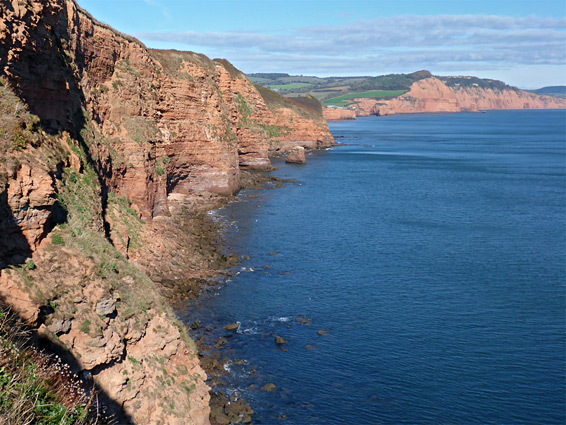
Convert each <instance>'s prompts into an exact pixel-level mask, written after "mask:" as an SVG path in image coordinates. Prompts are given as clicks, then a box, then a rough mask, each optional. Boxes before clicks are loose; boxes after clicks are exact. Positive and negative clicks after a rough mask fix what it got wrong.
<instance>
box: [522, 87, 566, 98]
mask: <svg viewBox="0 0 566 425" xmlns="http://www.w3.org/2000/svg"><path fill="white" fill-rule="evenodd" d="M529 91H530V92H531V93H536V94H543V95H546V96H554V97H561V98H566V86H548V87H543V88H541V89H537V90H529Z"/></svg>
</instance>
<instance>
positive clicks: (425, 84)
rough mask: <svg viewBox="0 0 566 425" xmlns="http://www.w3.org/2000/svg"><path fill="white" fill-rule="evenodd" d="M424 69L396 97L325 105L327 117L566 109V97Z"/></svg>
mask: <svg viewBox="0 0 566 425" xmlns="http://www.w3.org/2000/svg"><path fill="white" fill-rule="evenodd" d="M421 72H426V73H427V74H428V77H427V78H422V79H420V80H418V81H415V82H414V83H413V84H412V85H411V87H410V89H409V91H407V92H406V93H404V94H402V95H400V96H398V97H396V98H394V99H389V100H383V99H381V100H378V99H369V98H360V99H355V100H354V102H353V104H352V105H350V106H349V107H348V108H347V109H342V108H324V116H325V118H326V119H327V120H328V121H336V120H347V119H355V117H356V116H358V117H363V116H369V115H394V114H416V113H426V112H477V111H480V110H496V109H560V108H566V100H565V99H560V98H556V97H552V96H543V95H538V94H535V93H531V92H526V91H523V90H519V89H516V88H514V87H509V86H506V85H504V84H502V83H501V85H502V86H503V87H501V88H499V87H482V86H481V82H482V81H490V80H480V79H478V78H475V77H444V78H442V79H440V78H438V77H435V76H432V75H431V74H430V73H428V72H427V71H421ZM474 81H478V82H480V84H477V83H473V82H474ZM498 83H499V82H498Z"/></svg>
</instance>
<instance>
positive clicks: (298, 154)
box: [285, 146, 307, 164]
mask: <svg viewBox="0 0 566 425" xmlns="http://www.w3.org/2000/svg"><path fill="white" fill-rule="evenodd" d="M285 162H288V163H290V164H306V162H307V160H306V158H305V148H303V147H302V146H296V147H294V148H292V149H291V150H289V154H288V155H287V158H285Z"/></svg>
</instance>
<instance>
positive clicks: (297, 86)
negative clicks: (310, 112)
mask: <svg viewBox="0 0 566 425" xmlns="http://www.w3.org/2000/svg"><path fill="white" fill-rule="evenodd" d="M311 85H312V84H310V83H289V84H267V85H265V87H267V88H269V89H271V90H294V89H302V88H303V87H310V86H311Z"/></svg>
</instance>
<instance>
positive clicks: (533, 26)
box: [137, 0, 566, 75]
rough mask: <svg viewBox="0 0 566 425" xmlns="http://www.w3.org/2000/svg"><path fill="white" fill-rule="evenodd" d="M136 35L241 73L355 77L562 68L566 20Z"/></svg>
mask: <svg viewBox="0 0 566 425" xmlns="http://www.w3.org/2000/svg"><path fill="white" fill-rule="evenodd" d="M146 1H154V0H146ZM137 36H138V37H140V38H141V39H142V40H143V41H144V42H146V43H147V44H148V45H151V44H152V42H161V43H160V44H161V45H162V44H163V43H164V42H165V43H176V44H178V45H180V46H184V47H186V48H189V49H192V50H197V51H201V52H204V53H206V54H209V55H211V56H214V57H225V58H227V59H229V60H231V61H232V62H233V63H234V64H235V65H236V66H239V67H240V68H241V69H243V70H244V71H246V72H253V71H258V72H259V71H268V70H279V71H285V72H298V73H305V74H317V73H318V74H320V73H323V74H325V75H329V74H344V73H350V74H353V73H356V74H358V75H359V74H360V73H364V72H366V73H368V74H376V73H381V72H382V70H389V71H395V72H411V71H414V70H417V69H430V70H433V71H435V72H441V71H449V70H455V69H458V70H464V69H474V70H475V69H490V68H491V69H494V70H498V69H510V68H512V67H513V66H519V65H521V66H524V65H548V66H566V19H564V18H560V19H554V18H540V17H537V16H528V17H522V18H513V17H501V16H488V15H444V16H411V15H407V16H396V17H390V18H379V19H375V20H371V21H360V22H357V23H354V24H347V25H343V26H311V27H304V28H296V29H294V30H293V31H292V32H290V33H288V34H268V33H259V32H229V33H219V32H207V33H197V32H193V31H187V32H153V33H142V34H137Z"/></svg>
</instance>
